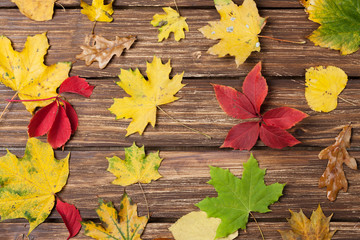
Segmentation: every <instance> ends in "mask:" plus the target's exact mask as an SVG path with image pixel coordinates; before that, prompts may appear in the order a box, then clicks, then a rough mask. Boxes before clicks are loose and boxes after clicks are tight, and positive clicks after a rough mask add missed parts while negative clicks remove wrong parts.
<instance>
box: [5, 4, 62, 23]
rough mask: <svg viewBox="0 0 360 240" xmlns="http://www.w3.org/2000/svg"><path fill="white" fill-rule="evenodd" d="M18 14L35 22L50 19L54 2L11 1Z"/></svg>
mask: <svg viewBox="0 0 360 240" xmlns="http://www.w3.org/2000/svg"><path fill="white" fill-rule="evenodd" d="M11 1H12V2H13V3H15V4H16V5H17V6H18V8H19V10H20V12H21V13H22V14H24V15H25V16H27V17H28V18H30V19H32V20H35V21H46V20H50V19H52V16H53V13H54V3H55V1H56V0H11Z"/></svg>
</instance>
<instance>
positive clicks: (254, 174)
mask: <svg viewBox="0 0 360 240" xmlns="http://www.w3.org/2000/svg"><path fill="white" fill-rule="evenodd" d="M210 168H211V170H210V175H211V180H210V181H209V182H208V183H209V184H211V185H213V186H214V188H215V190H216V191H217V192H218V197H216V198H209V197H207V198H205V199H204V200H202V201H201V202H199V203H198V204H196V206H197V207H199V208H200V209H201V210H202V211H204V212H206V213H207V215H208V217H215V218H220V219H221V224H220V225H219V227H218V229H217V231H216V238H221V237H226V236H228V235H229V234H231V233H233V232H235V231H237V230H238V229H239V228H241V229H245V228H246V224H247V222H248V218H249V214H250V212H259V213H266V212H269V211H271V210H270V209H269V208H268V206H269V205H271V204H273V203H274V202H276V201H278V199H279V197H281V196H282V191H283V188H284V186H285V184H280V183H274V184H271V185H268V186H267V185H265V182H264V176H265V171H266V169H260V168H259V164H258V162H257V160H256V159H255V158H254V157H253V155H252V154H251V156H250V158H249V160H248V161H247V162H246V163H244V172H243V176H242V178H241V179H239V178H237V177H236V176H234V175H233V174H232V173H230V171H229V170H225V169H222V168H218V167H211V166H210Z"/></svg>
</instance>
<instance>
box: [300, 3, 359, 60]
mask: <svg viewBox="0 0 360 240" xmlns="http://www.w3.org/2000/svg"><path fill="white" fill-rule="evenodd" d="M300 2H301V3H302V4H303V5H304V6H305V11H306V12H307V13H308V14H309V19H310V20H311V21H313V22H316V23H318V24H320V27H319V28H318V29H316V30H315V31H313V32H312V34H311V35H310V36H309V37H308V38H309V39H310V41H312V42H313V43H315V45H316V46H320V47H327V48H330V49H334V50H340V52H341V54H342V55H347V54H350V53H353V52H356V51H357V50H358V49H359V45H360V33H359V27H360V25H359V19H360V14H359V12H360V5H359V4H358V0H341V1H339V0H313V1H306V0H300Z"/></svg>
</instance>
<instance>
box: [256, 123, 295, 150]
mask: <svg viewBox="0 0 360 240" xmlns="http://www.w3.org/2000/svg"><path fill="white" fill-rule="evenodd" d="M260 139H261V141H263V143H264V144H265V145H266V146H268V147H271V148H276V149H281V148H284V147H287V146H289V147H292V146H294V145H296V144H299V143H300V141H298V140H297V139H296V138H294V136H293V135H291V134H290V133H288V132H287V131H285V130H284V129H281V128H279V127H275V126H268V125H265V124H262V125H261V127H260Z"/></svg>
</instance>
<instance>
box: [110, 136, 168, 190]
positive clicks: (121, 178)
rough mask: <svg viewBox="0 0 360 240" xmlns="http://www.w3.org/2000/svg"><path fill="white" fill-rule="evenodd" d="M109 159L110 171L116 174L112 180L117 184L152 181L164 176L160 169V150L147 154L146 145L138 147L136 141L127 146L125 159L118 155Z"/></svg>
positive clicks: (124, 184)
mask: <svg viewBox="0 0 360 240" xmlns="http://www.w3.org/2000/svg"><path fill="white" fill-rule="evenodd" d="M107 160H108V161H109V167H108V169H107V170H108V171H109V172H111V173H112V174H114V175H115V176H116V179H115V180H114V181H113V182H112V183H113V184H116V185H121V186H129V185H131V184H134V183H138V182H140V183H150V182H151V181H152V180H157V179H159V178H161V177H162V176H161V175H160V174H159V172H158V169H159V167H160V163H161V161H162V159H161V158H160V157H159V152H156V153H150V154H149V155H147V156H146V155H145V150H144V146H142V147H141V148H139V147H137V146H136V144H135V143H133V145H132V146H131V147H129V148H125V160H122V159H120V158H119V157H117V156H114V157H112V158H107Z"/></svg>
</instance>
